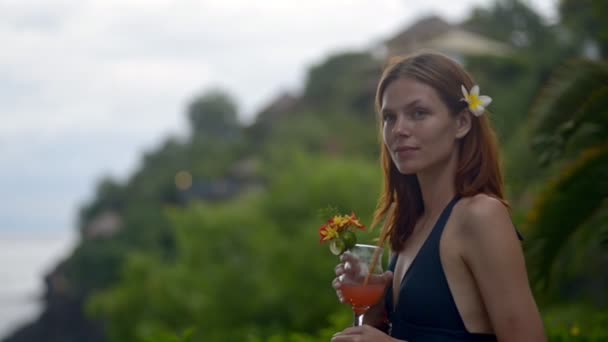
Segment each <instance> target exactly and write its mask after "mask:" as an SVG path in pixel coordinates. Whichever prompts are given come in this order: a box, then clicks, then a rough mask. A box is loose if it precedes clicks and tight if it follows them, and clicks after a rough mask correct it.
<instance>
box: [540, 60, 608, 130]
mask: <svg viewBox="0 0 608 342" xmlns="http://www.w3.org/2000/svg"><path fill="white" fill-rule="evenodd" d="M606 86H608V62H597V61H588V60H575V61H571V62H569V63H566V64H565V65H564V66H562V67H561V68H559V69H558V70H557V71H556V72H555V73H554V74H553V75H552V77H551V78H550V79H549V81H548V82H547V83H546V86H545V87H544V88H543V89H542V90H541V91H540V93H539V96H538V97H537V100H536V101H535V103H534V105H533V106H532V110H531V118H530V120H531V124H532V127H533V131H534V132H537V133H541V134H542V133H551V132H555V131H556V130H557V129H558V128H559V127H560V126H561V125H563V124H564V123H566V122H568V121H570V120H571V119H572V118H573V116H574V114H575V113H577V112H579V110H580V108H581V106H582V105H583V104H585V103H586V102H588V100H589V98H590V95H592V93H593V92H594V91H597V90H598V89H601V88H603V87H606Z"/></svg>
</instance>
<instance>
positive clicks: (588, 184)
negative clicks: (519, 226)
mask: <svg viewBox="0 0 608 342" xmlns="http://www.w3.org/2000/svg"><path fill="white" fill-rule="evenodd" d="M606 198H608V143H603V144H600V145H596V146H594V147H591V148H588V149H586V150H584V151H583V153H582V154H581V156H580V157H579V158H578V159H577V160H576V161H574V162H573V163H572V164H571V165H569V166H568V167H566V168H564V169H563V172H562V173H561V174H560V175H559V177H557V178H556V179H555V180H553V181H550V182H549V183H548V186H547V188H546V189H545V190H544V191H543V193H542V194H541V196H539V198H538V200H537V202H536V203H535V205H534V207H533V209H532V210H531V211H530V212H529V214H528V217H527V220H526V223H525V227H524V229H525V230H526V231H529V232H530V236H529V241H528V243H529V245H527V246H526V248H527V253H528V257H529V258H528V259H529V261H530V263H531V265H530V266H531V267H530V270H531V278H532V281H533V282H534V283H536V284H537V285H539V286H540V287H541V288H546V287H547V285H548V284H549V281H550V278H551V273H552V268H553V265H554V263H555V260H556V259H557V257H558V255H559V253H560V251H561V250H562V249H563V247H564V246H565V245H566V243H567V242H568V240H569V238H570V237H571V236H572V235H573V234H574V233H575V232H576V231H577V229H578V228H579V227H580V226H581V225H583V224H584V223H585V221H586V220H587V219H588V218H590V217H593V215H594V214H595V213H596V211H597V210H598V209H599V208H602V202H603V201H604V200H605V199H606Z"/></svg>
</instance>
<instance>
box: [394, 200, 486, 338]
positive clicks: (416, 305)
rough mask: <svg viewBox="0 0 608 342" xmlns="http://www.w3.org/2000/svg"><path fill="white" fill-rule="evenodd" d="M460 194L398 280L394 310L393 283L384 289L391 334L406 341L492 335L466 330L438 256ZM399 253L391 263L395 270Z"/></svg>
mask: <svg viewBox="0 0 608 342" xmlns="http://www.w3.org/2000/svg"><path fill="white" fill-rule="evenodd" d="M458 199H459V197H455V198H454V199H452V200H451V201H450V203H449V204H448V205H447V206H446V207H445V209H444V210H443V212H442V213H441V216H439V219H438V220H437V223H435V226H434V227H433V229H432V230H431V233H430V234H429V236H428V238H427V239H426V240H425V241H424V244H423V245H422V247H421V248H420V251H419V252H418V254H417V255H416V257H415V258H414V260H413V261H412V263H411V265H410V267H409V268H408V270H407V271H406V273H405V275H404V276H403V279H402V281H401V289H400V290H399V299H398V300H399V301H398V303H397V306H396V308H395V309H394V310H393V286H392V282H391V284H390V286H388V289H387V292H386V312H387V313H388V318H389V321H390V322H391V329H390V335H391V336H393V337H395V338H397V339H404V340H407V341H408V342H435V341H437V342H439V341H441V342H465V341H466V342H469V341H471V342H474V341H478V342H489V341H496V336H495V335H493V334H480V333H470V332H468V331H467V329H466V327H465V325H464V322H463V321H462V318H461V317H460V313H459V312H458V309H457V308H456V303H455V302H454V297H452V292H451V291H450V288H449V286H448V283H447V280H446V277H445V274H444V272H443V266H442V265H441V259H440V256H439V241H440V239H441V233H442V232H443V229H444V228H445V224H446V222H447V221H448V218H449V217H450V213H451V212H452V208H454V205H455V204H456V202H458ZM397 257H398V255H397V254H395V255H394V256H393V257H392V259H391V262H390V265H389V270H391V271H393V272H394V271H395V264H396V263H397Z"/></svg>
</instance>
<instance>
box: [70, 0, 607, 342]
mask: <svg viewBox="0 0 608 342" xmlns="http://www.w3.org/2000/svg"><path fill="white" fill-rule="evenodd" d="M586 2H587V3H589V4H590V6H591V5H592V6H596V8H595V9H596V10H595V11H571V10H570V9H571V8H572V7H573V6H582V5H580V4H582V1H578V0H564V1H562V2H561V4H560V10H561V11H562V12H561V14H562V21H563V22H562V23H560V24H557V25H547V24H545V23H543V22H542V20H541V19H540V18H539V17H538V15H536V14H535V13H534V12H533V11H532V10H530V9H529V8H528V7H526V6H524V5H522V4H521V3H520V2H517V1H498V2H497V3H496V4H495V5H493V6H492V7H490V8H487V9H479V10H477V11H475V12H474V13H473V14H472V15H471V17H470V18H469V19H468V20H467V21H466V22H465V23H464V25H465V27H467V28H469V29H471V30H475V31H478V32H481V33H484V34H486V35H488V36H489V37H492V38H495V39H500V40H501V41H505V42H510V44H511V45H512V47H513V53H512V54H511V55H509V56H506V57H500V58H499V57H475V58H469V59H468V60H467V61H466V63H467V65H468V66H469V69H470V70H471V71H472V73H473V74H474V76H475V77H476V79H477V80H478V83H480V84H482V85H483V92H484V93H488V94H491V95H492V97H493V98H494V101H495V102H494V103H493V104H492V111H493V114H492V118H493V120H494V122H495V123H496V126H497V127H498V130H499V133H500V137H501V140H502V142H503V147H504V153H505V168H506V174H507V186H508V189H509V195H510V199H511V201H512V203H513V206H514V209H515V210H514V214H515V217H514V220H515V223H516V225H517V226H518V227H520V228H521V229H522V230H523V231H524V234H525V235H526V236H527V239H526V241H525V250H526V253H527V256H528V260H529V267H530V274H531V280H532V282H533V285H534V289H535V294H536V296H537V299H538V301H539V304H540V305H541V311H542V313H543V317H544V319H545V322H546V326H547V329H548V332H549V335H550V337H551V340H552V341H571V340H572V341H600V340H602V341H603V340H606V339H608V315H607V314H606V312H608V275H607V273H606V272H605V270H606V269H607V267H608V261H607V260H608V205H607V204H608V202H607V201H606V199H607V198H608V145H607V144H608V102H607V101H608V81H607V80H608V71H607V70H608V64H607V62H606V61H605V60H597V61H584V60H580V61H574V62H573V61H569V60H570V59H571V58H574V57H579V56H580V51H581V45H580V44H579V43H581V42H590V41H595V42H596V43H597V44H598V46H599V47H600V52H601V53H603V54H604V55H603V57H604V58H605V57H606V51H607V50H606V49H605V46H606V45H605V44H606V41H607V40H606V32H608V26H607V24H605V21H602V20H599V19H597V18H605V15H606V14H608V12H607V11H606V6H603V5H602V4H603V3H604V2H603V1H591V0H590V1H586ZM601 11H603V12H601ZM598 13H600V14H603V15H604V16H601V15H600V14H598ZM586 16H589V17H586ZM598 16H599V17H598ZM564 37H566V38H564ZM380 66H381V63H380V62H377V61H375V60H374V59H373V58H372V57H371V55H370V54H369V53H367V52H345V53H343V54H338V55H334V56H330V57H328V58H327V60H326V61H325V62H324V63H321V64H320V65H317V66H314V67H312V68H311V70H310V72H309V77H308V79H307V83H306V85H305V87H304V89H305V91H304V93H303V94H302V95H301V96H300V97H298V98H297V99H296V100H295V101H293V103H292V105H291V106H289V107H287V108H286V109H285V108H284V109H283V110H281V111H280V112H279V113H263V115H260V116H259V118H258V120H257V121H256V122H255V123H254V124H253V125H251V126H248V127H245V126H242V125H240V124H239V123H238V120H237V119H236V118H237V108H236V106H235V105H234V102H233V100H232V99H231V98H230V96H229V95H227V94H225V93H223V92H221V91H217V90H214V91H211V92H209V93H207V94H203V95H202V96H201V97H199V98H197V99H195V100H194V101H192V103H191V105H190V106H189V107H188V111H187V115H188V118H189V119H190V127H191V134H190V135H189V136H188V137H186V138H180V139H178V138H169V139H167V141H166V142H165V143H164V144H162V145H161V146H159V147H158V148H157V149H156V150H154V151H151V152H149V153H147V154H146V155H145V156H144V157H143V160H142V163H141V167H140V168H139V170H138V171H137V172H136V173H135V174H133V176H132V177H131V178H130V179H129V180H128V181H127V182H126V183H124V184H120V183H118V182H116V181H114V180H112V179H106V180H103V181H101V182H100V184H99V186H98V188H97V192H96V198H95V199H94V200H93V201H92V202H91V203H88V204H87V205H86V206H84V207H83V209H82V211H81V216H80V227H81V230H83V232H84V231H85V230H86V227H88V226H89V224H90V223H91V222H92V221H93V220H94V219H95V218H96V217H98V216H99V215H100V214H102V213H104V212H108V211H111V212H114V213H117V214H118V215H119V216H120V217H121V222H122V225H121V227H122V229H121V230H120V231H119V232H118V233H117V234H115V235H113V236H112V237H108V238H100V239H93V240H85V241H84V242H83V243H82V244H81V245H80V246H79V247H78V248H77V249H76V251H75V252H74V254H73V255H72V256H71V258H70V259H68V261H67V262H66V265H65V270H66V277H67V280H68V282H69V284H70V291H71V293H72V295H74V296H79V297H82V298H85V299H86V300H87V312H88V313H89V314H90V316H91V317H92V318H95V319H99V320H102V321H104V322H105V324H106V328H107V332H108V337H109V339H110V340H111V341H133V342H136V341H145V342H170V341H251V342H257V341H273V342H274V341H276V342H279V341H293V342H308V341H319V340H325V341H327V340H329V338H330V336H331V335H332V334H333V333H334V332H336V331H338V330H341V329H342V328H343V327H345V326H347V325H349V324H350V322H351V318H350V311H349V309H348V308H347V307H345V306H341V305H338V303H337V300H336V298H335V295H334V292H333V290H332V289H331V287H330V281H331V279H332V278H333V266H334V264H335V258H334V257H333V256H332V255H331V254H330V253H329V252H328V250H327V248H326V246H324V245H319V243H318V233H317V228H318V227H319V225H320V224H321V222H322V220H321V219H320V218H319V217H318V215H317V212H318V210H319V209H321V208H324V207H326V206H327V205H334V206H338V207H339V209H340V210H342V211H348V212H349V211H351V210H352V211H356V212H357V214H358V215H359V216H361V217H362V218H363V219H364V221H365V222H370V220H371V215H372V211H373V208H374V207H375V202H376V196H377V194H378V193H379V190H380V186H381V184H380V182H381V176H380V169H379V165H378V160H377V158H378V157H377V155H378V149H379V147H378V138H377V129H376V128H375V127H376V121H375V114H374V113H373V105H372V104H373V86H372V87H370V84H372V85H373V84H374V82H375V81H376V80H377V78H378V76H379V70H380ZM532 147H534V148H532ZM178 175H180V176H178ZM376 233H377V232H373V231H372V232H368V233H367V234H364V236H363V238H364V239H366V240H367V241H372V240H373V238H374V236H375V235H376Z"/></svg>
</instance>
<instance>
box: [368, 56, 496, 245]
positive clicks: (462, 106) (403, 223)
mask: <svg viewBox="0 0 608 342" xmlns="http://www.w3.org/2000/svg"><path fill="white" fill-rule="evenodd" d="M400 78H412V79H414V80H416V81H419V82H422V83H425V84H427V85H429V86H431V87H433V89H435V91H437V93H438V94H439V97H440V98H441V100H442V101H443V102H444V103H445V105H446V106H447V107H448V108H449V110H450V113H451V114H452V115H454V116H456V115H462V114H463V112H464V111H468V108H467V104H466V102H464V101H461V99H462V97H463V96H462V92H461V85H464V86H465V87H466V88H467V89H469V90H470V89H471V88H472V87H473V85H474V84H475V83H474V82H473V79H472V78H471V76H470V75H469V74H468V73H467V72H466V71H465V70H464V69H463V68H462V66H460V65H459V64H458V63H457V62H455V61H453V60H452V59H450V58H448V57H446V56H443V55H441V54H437V53H421V54H415V55H410V56H405V57H396V58H393V59H391V60H390V61H389V63H388V65H387V67H386V68H385V70H384V72H383V73H382V77H381V78H380V81H379V83H378V88H377V91H376V111H377V112H378V118H379V119H378V121H379V124H380V135H381V136H382V120H381V118H380V114H379V113H380V108H381V107H382V97H383V95H384V91H385V90H386V88H387V87H388V86H389V85H390V84H391V83H392V82H393V81H395V80H397V79H400ZM381 141H382V139H381ZM381 145H382V147H381V165H382V170H383V173H384V189H383V191H382V194H381V195H380V198H379V200H378V206H377V208H376V212H375V214H374V222H373V225H376V224H378V223H380V222H382V221H384V226H383V229H382V233H381V234H380V243H381V244H382V243H384V241H385V240H386V238H387V237H388V238H389V239H390V245H391V249H392V250H393V251H395V252H398V251H400V250H401V249H402V248H403V244H404V242H405V241H406V240H407V239H408V237H409V236H410V235H411V233H412V230H413V229H414V225H415V224H416V222H417V221H418V219H419V218H420V216H421V215H422V213H423V212H424V204H423V202H422V194H421V192H420V184H419V183H418V180H417V178H416V175H403V174H401V173H400V172H399V171H398V170H397V168H396V166H395V164H394V163H393V161H392V160H391V157H390V154H389V151H388V149H387V147H386V146H385V145H384V144H381ZM454 182H455V189H456V194H457V195H459V196H461V197H466V196H473V195H476V194H479V193H485V194H488V195H490V196H493V197H496V198H498V199H499V200H501V201H502V202H503V203H504V204H505V205H507V207H508V204H507V202H506V201H505V199H504V184H503V178H502V173H501V170H500V161H499V153H498V143H497V139H496V134H495V132H494V129H493V128H492V126H491V124H490V121H489V120H488V117H487V115H481V116H479V117H472V122H471V129H470V130H469V132H468V133H467V135H466V136H464V137H463V138H461V139H460V142H459V160H458V166H457V170H456V177H455V179H454Z"/></svg>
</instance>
